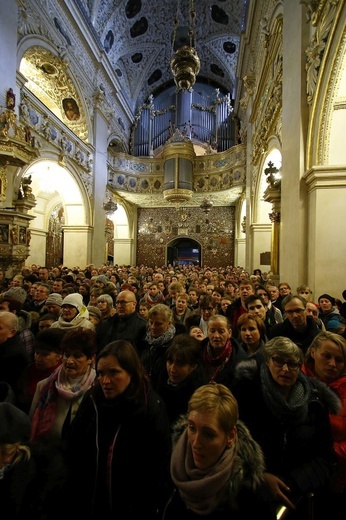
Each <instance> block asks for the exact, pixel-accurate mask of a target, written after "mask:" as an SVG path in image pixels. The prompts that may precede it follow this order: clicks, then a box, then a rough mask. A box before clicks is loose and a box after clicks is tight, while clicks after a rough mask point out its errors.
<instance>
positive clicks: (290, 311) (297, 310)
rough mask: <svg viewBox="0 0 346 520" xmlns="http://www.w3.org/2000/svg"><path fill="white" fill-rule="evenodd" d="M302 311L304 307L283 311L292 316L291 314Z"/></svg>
mask: <svg viewBox="0 0 346 520" xmlns="http://www.w3.org/2000/svg"><path fill="white" fill-rule="evenodd" d="M304 311H305V309H292V310H289V311H284V312H285V314H288V315H289V316H293V314H301V313H302V312H304Z"/></svg>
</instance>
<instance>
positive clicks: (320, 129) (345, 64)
mask: <svg viewBox="0 0 346 520" xmlns="http://www.w3.org/2000/svg"><path fill="white" fill-rule="evenodd" d="M334 7H335V6H334V5H333V6H331V9H334ZM333 22H334V25H333V26H332V27H331V29H330V31H329V42H328V45H327V46H326V49H325V54H324V56H323V68H321V69H320V71H319V75H318V80H317V84H316V87H315V91H314V97H313V100H312V103H311V111H312V114H313V115H312V117H311V120H310V125H309V129H308V140H307V169H308V170H309V169H310V168H311V167H313V166H315V165H331V164H334V165H336V164H340V165H344V164H346V149H345V146H344V137H343V133H344V129H345V125H346V104H345V92H346V33H345V24H344V18H343V16H339V17H337V16H334V20H333ZM312 67H313V65H312Z"/></svg>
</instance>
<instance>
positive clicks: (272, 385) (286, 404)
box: [260, 363, 311, 423]
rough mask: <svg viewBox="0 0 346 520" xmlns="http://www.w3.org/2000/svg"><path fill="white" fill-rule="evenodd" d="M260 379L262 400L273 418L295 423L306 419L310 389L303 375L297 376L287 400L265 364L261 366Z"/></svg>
mask: <svg viewBox="0 0 346 520" xmlns="http://www.w3.org/2000/svg"><path fill="white" fill-rule="evenodd" d="M260 377H261V381H262V392H263V397H264V400H265V402H266V404H267V406H268V407H269V408H270V410H271V411H272V412H273V414H274V415H275V417H277V418H278V419H280V420H287V419H288V420H290V421H293V422H295V423H299V422H301V421H303V420H304V419H305V418H306V417H307V414H308V403H309V400H310V397H311V387H310V385H309V382H308V378H307V377H306V376H304V374H301V373H300V374H299V375H298V378H297V381H296V382H295V384H294V385H293V386H292V388H291V392H290V395H289V397H288V399H286V398H285V397H284V396H283V395H282V393H281V392H280V391H279V385H278V384H277V383H276V381H274V379H273V378H272V376H271V374H270V371H269V368H268V366H267V365H266V363H262V365H261V370H260Z"/></svg>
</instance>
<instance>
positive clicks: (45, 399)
mask: <svg viewBox="0 0 346 520" xmlns="http://www.w3.org/2000/svg"><path fill="white" fill-rule="evenodd" d="M95 377H96V371H95V369H94V368H92V367H91V366H89V368H88V370H87V371H86V372H85V374H83V375H82V376H81V377H79V378H78V379H71V378H68V377H67V376H66V371H65V366H64V365H63V364H62V365H60V366H59V367H58V368H57V370H56V371H55V372H53V374H52V375H51V376H50V377H49V378H48V379H47V382H46V383H45V384H44V385H43V386H42V388H41V392H40V395H39V399H38V402H37V405H36V408H35V411H34V414H33V416H32V420H31V440H32V439H34V438H36V437H40V436H43V435H44V436H46V435H47V434H49V433H50V432H51V431H52V429H53V427H54V424H55V418H56V412H57V400H58V397H59V396H61V397H62V398H63V399H65V400H66V401H71V404H72V403H73V402H74V401H77V400H78V399H79V398H80V397H82V396H83V395H84V394H85V392H86V391H87V390H88V389H89V388H90V387H91V386H92V384H93V382H94V379H95Z"/></svg>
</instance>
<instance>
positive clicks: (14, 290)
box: [4, 287, 27, 303]
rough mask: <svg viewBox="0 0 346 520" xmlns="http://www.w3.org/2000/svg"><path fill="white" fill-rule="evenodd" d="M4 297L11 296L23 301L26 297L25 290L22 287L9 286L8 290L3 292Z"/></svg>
mask: <svg viewBox="0 0 346 520" xmlns="http://www.w3.org/2000/svg"><path fill="white" fill-rule="evenodd" d="M4 296H5V297H7V296H8V297H9V298H13V299H14V300H18V301H19V302H20V303H24V302H25V300H26V297H27V292H26V290H25V289H23V288H22V287H11V289H8V291H6V292H4Z"/></svg>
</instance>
